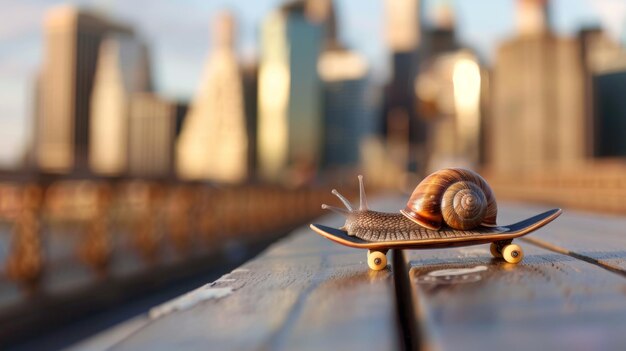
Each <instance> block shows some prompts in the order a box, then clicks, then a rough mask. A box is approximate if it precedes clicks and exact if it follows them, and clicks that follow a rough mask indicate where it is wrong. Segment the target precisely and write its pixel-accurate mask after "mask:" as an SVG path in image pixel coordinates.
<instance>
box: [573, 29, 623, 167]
mask: <svg viewBox="0 0 626 351" xmlns="http://www.w3.org/2000/svg"><path fill="white" fill-rule="evenodd" d="M578 42H579V48H580V57H581V58H582V65H581V66H582V71H583V72H582V75H583V77H584V80H585V84H584V94H585V101H584V103H585V132H586V135H585V138H586V143H585V146H586V152H587V155H588V156H594V157H616V156H626V141H625V140H624V137H623V134H624V132H625V131H626V124H625V123H624V118H623V116H624V115H625V113H626V100H624V97H623V91H624V87H625V86H626V50H624V49H623V48H622V47H621V46H620V45H619V43H618V42H616V41H614V40H612V39H611V38H610V37H609V36H608V35H607V34H606V33H605V32H604V31H603V30H602V29H601V28H597V27H596V28H585V29H583V30H581V31H580V32H579V34H578Z"/></svg>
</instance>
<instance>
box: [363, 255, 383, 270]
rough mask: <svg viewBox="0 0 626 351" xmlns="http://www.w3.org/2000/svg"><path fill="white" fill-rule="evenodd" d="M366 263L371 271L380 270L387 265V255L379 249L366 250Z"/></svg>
mask: <svg viewBox="0 0 626 351" xmlns="http://www.w3.org/2000/svg"><path fill="white" fill-rule="evenodd" d="M367 265H368V266H369V267H370V269H371V270H373V271H380V270H381V269H383V268H385V267H387V256H386V255H385V254H384V253H382V252H380V251H372V250H368V251H367Z"/></svg>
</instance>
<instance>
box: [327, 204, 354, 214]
mask: <svg viewBox="0 0 626 351" xmlns="http://www.w3.org/2000/svg"><path fill="white" fill-rule="evenodd" d="M322 209H323V210H329V211H332V212H335V213H336V214H340V215H343V216H348V215H349V214H350V212H348V211H347V210H345V209H343V208H339V207H335V206H330V205H326V204H322Z"/></svg>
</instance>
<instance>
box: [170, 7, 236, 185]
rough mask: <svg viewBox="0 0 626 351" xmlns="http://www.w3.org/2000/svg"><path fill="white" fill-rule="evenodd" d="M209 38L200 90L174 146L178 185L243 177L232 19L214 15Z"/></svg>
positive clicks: (227, 180) (227, 15)
mask: <svg viewBox="0 0 626 351" xmlns="http://www.w3.org/2000/svg"><path fill="white" fill-rule="evenodd" d="M213 34H214V35H213V38H214V40H213V43H214V46H213V51H212V53H211V55H210V57H209V60H208V62H207V65H206V67H205V72H204V76H203V78H202V86H201V88H200V90H199V92H198V94H197V95H196V97H195V98H194V100H193V102H192V104H191V106H190V108H189V112H188V115H187V117H186V118H185V121H184V122H183V128H182V131H181V135H180V138H179V140H178V145H177V150H176V153H177V160H176V162H177V171H178V174H179V176H180V177H182V178H184V179H207V180H215V181H220V182H230V183H233V182H240V181H242V180H245V178H246V177H247V175H248V169H247V165H248V138H247V131H246V117H245V112H244V101H243V88H242V76H241V72H240V68H239V63H238V62H237V57H236V54H235V51H234V36H235V21H234V18H233V17H232V15H230V14H222V15H220V16H219V17H218V18H217V19H216V21H215V28H214V30H213Z"/></svg>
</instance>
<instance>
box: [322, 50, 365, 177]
mask: <svg viewBox="0 0 626 351" xmlns="http://www.w3.org/2000/svg"><path fill="white" fill-rule="evenodd" d="M318 70H319V74H320V77H321V79H322V81H323V87H324V111H323V112H324V113H323V115H324V123H323V124H324V152H323V165H324V167H325V168H326V169H329V170H341V169H343V168H355V167H357V166H358V165H359V161H360V157H359V156H360V155H359V151H360V144H361V142H362V141H363V139H364V138H365V137H366V136H367V135H370V134H372V132H373V130H374V126H373V122H374V120H373V114H374V111H375V109H374V106H373V102H372V101H371V99H370V98H371V96H370V95H371V91H370V90H369V84H368V83H369V82H368V66H367V63H366V61H365V58H364V57H362V56H361V55H359V54H357V53H355V52H352V51H349V50H347V49H343V48H335V49H331V50H326V51H325V52H324V53H323V54H322V55H321V57H320V60H319V64H318Z"/></svg>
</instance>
